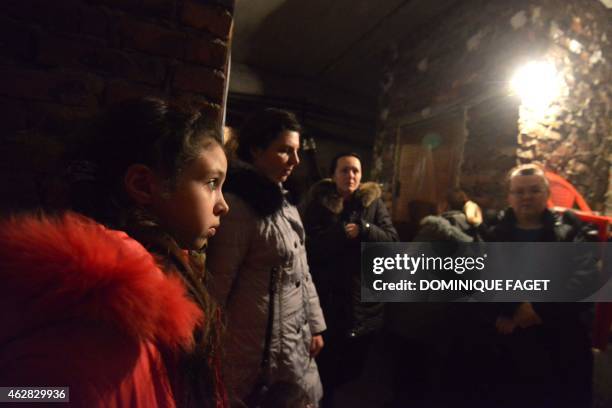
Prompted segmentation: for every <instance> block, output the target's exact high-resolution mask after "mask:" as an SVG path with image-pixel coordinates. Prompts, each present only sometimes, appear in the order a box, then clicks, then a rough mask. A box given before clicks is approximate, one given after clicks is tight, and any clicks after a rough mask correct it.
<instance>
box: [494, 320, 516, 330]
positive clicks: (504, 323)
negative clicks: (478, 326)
mask: <svg viewBox="0 0 612 408" xmlns="http://www.w3.org/2000/svg"><path fill="white" fill-rule="evenodd" d="M495 328H496V329H497V332H498V333H499V334H512V332H513V331H514V329H515V328H516V324H514V320H512V319H509V318H507V317H502V316H500V317H498V318H497V321H496V322H495Z"/></svg>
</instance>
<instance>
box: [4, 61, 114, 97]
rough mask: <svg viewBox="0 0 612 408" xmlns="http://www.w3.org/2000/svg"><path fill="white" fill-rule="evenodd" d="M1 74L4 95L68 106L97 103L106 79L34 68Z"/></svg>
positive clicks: (7, 71)
mask: <svg viewBox="0 0 612 408" xmlns="http://www.w3.org/2000/svg"><path fill="white" fill-rule="evenodd" d="M0 76H4V77H5V78H11V80H10V81H0V94H2V95H6V96H11V97H17V98H23V99H29V100H38V101H49V102H58V103H62V104H65V105H77V106H96V105H97V95H99V94H100V93H101V91H102V81H100V80H99V79H98V78H96V77H94V76H92V75H86V74H74V73H65V72H47V71H34V70H19V69H15V70H6V71H3V72H0Z"/></svg>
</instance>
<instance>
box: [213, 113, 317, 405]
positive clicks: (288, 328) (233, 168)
mask: <svg viewBox="0 0 612 408" xmlns="http://www.w3.org/2000/svg"><path fill="white" fill-rule="evenodd" d="M300 131H301V127H300V125H299V123H298V121H297V119H296V117H295V115H294V114H292V113H290V112H287V111H284V110H279V109H273V108H269V109H265V110H263V111H261V112H258V113H256V114H254V115H253V116H252V117H251V118H249V120H248V121H247V122H246V124H245V125H244V126H243V128H242V129H241V131H240V133H239V135H238V149H237V152H236V153H237V157H238V159H237V160H234V161H233V162H232V163H231V165H230V172H229V175H228V180H227V183H226V189H225V192H226V197H227V200H228V202H229V204H230V206H231V207H232V211H231V212H230V213H229V214H228V216H227V217H226V218H225V220H224V222H223V225H222V226H221V228H219V230H218V231H217V234H216V235H215V237H214V238H213V239H212V240H211V242H210V246H209V248H208V259H207V264H208V267H209V268H210V271H211V274H212V275H213V286H212V288H213V294H214V296H215V297H216V299H217V300H218V301H219V303H220V304H221V305H222V306H223V307H224V312H225V320H226V327H227V335H226V337H225V339H226V341H225V342H224V344H225V346H226V362H227V364H226V379H227V382H228V385H229V387H230V388H231V391H232V392H233V393H234V394H235V395H236V396H237V397H238V398H241V399H247V400H252V398H251V397H252V396H253V395H254V394H258V393H260V391H261V389H263V388H264V387H265V386H269V385H270V384H273V383H274V382H277V381H289V382H294V383H296V384H298V385H299V386H301V387H302V388H303V389H304V390H305V391H306V393H307V394H308V397H309V399H310V401H312V403H313V404H318V401H319V400H320V399H321V397H322V387H321V382H320V379H319V372H318V368H317V364H316V362H315V360H314V358H315V357H316V356H317V355H318V354H319V352H320V351H321V349H322V348H323V337H322V335H321V333H322V332H323V331H324V330H325V329H326V324H325V320H324V318H323V313H322V311H321V307H320V305H319V297H318V295H317V291H316V289H315V286H314V284H313V281H312V278H311V275H310V270H309V267H308V262H307V260H306V247H305V234H304V228H303V226H302V221H301V219H300V216H299V214H298V211H297V209H296V207H295V206H294V205H292V204H291V203H290V202H289V200H288V197H287V193H286V191H285V190H284V189H283V182H285V181H286V180H287V177H289V175H290V174H291V172H292V171H293V169H294V168H295V166H297V165H298V164H299V162H300V161H299V157H298V149H299V147H300Z"/></svg>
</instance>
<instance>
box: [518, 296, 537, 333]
mask: <svg viewBox="0 0 612 408" xmlns="http://www.w3.org/2000/svg"><path fill="white" fill-rule="evenodd" d="M512 320H513V321H514V324H515V325H516V326H518V327H520V328H521V329H526V328H528V327H532V326H537V325H539V324H542V319H541V318H540V316H538V314H537V313H536V312H535V310H533V307H532V306H531V303H529V302H523V303H521V305H520V306H519V307H518V309H516V311H515V312H514V316H513V317H512Z"/></svg>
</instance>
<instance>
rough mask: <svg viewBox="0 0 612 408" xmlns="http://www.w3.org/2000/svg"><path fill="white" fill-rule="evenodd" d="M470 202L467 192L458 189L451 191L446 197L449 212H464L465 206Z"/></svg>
mask: <svg viewBox="0 0 612 408" xmlns="http://www.w3.org/2000/svg"><path fill="white" fill-rule="evenodd" d="M468 200H469V198H468V196H467V194H466V193H465V191H463V190H462V189H460V188H458V187H455V188H452V189H450V190H449V191H448V193H447V195H446V202H447V203H448V209H449V210H456V211H463V206H464V205H465V203H466V202H467V201H468Z"/></svg>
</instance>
